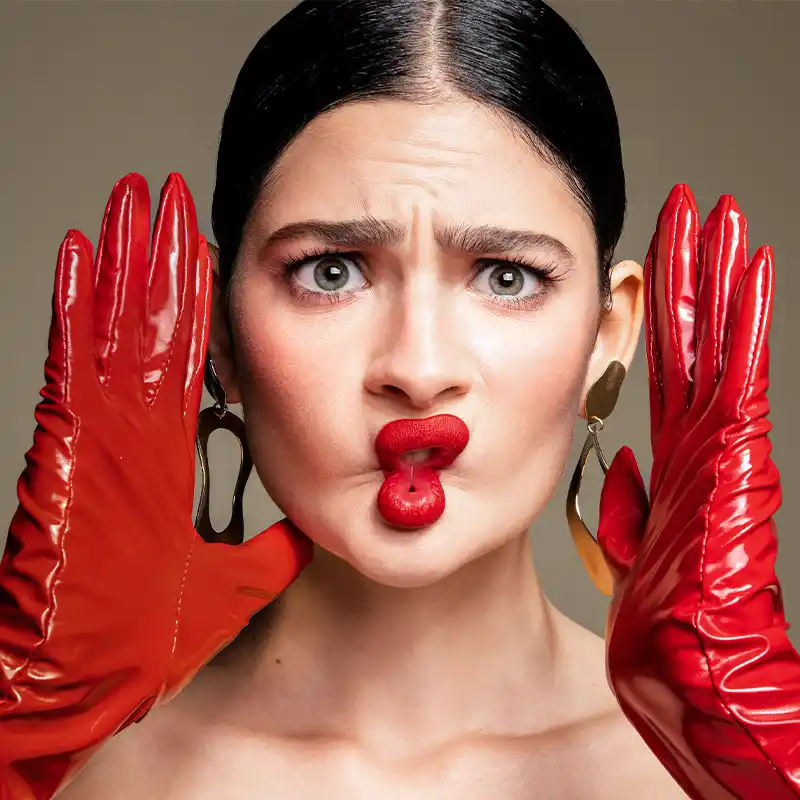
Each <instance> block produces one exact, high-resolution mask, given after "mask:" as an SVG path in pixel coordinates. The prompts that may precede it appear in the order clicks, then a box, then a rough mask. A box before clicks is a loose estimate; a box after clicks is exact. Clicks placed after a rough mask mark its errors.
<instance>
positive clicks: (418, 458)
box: [404, 447, 433, 464]
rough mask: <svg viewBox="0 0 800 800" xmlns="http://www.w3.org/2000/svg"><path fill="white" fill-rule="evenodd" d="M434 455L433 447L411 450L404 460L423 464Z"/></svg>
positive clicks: (409, 462)
mask: <svg viewBox="0 0 800 800" xmlns="http://www.w3.org/2000/svg"><path fill="white" fill-rule="evenodd" d="M431 456H433V448H431V447H428V448H426V449H425V450H411V451H409V452H408V453H406V454H405V456H404V460H405V462H406V463H407V464H423V463H424V462H426V461H427V460H428V459H430V458H431Z"/></svg>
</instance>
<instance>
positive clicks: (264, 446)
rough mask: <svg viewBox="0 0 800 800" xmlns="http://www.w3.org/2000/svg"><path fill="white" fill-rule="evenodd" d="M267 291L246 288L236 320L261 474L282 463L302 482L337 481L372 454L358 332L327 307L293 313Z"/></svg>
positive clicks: (248, 416)
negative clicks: (367, 444) (331, 316)
mask: <svg viewBox="0 0 800 800" xmlns="http://www.w3.org/2000/svg"><path fill="white" fill-rule="evenodd" d="M265 294H266V293H264V292H259V291H258V290H251V289H250V287H248V288H246V289H245V290H244V292H243V296H245V297H246V298H247V299H246V301H245V302H244V303H242V304H240V306H239V307H238V308H237V310H236V313H235V316H234V317H233V320H232V321H233V324H234V328H235V330H236V365H237V373H238V377H239V383H240V390H241V394H242V404H243V407H244V411H245V419H246V421H247V428H248V439H249V442H250V447H251V449H252V451H253V456H254V459H255V461H256V466H257V467H258V468H259V469H258V471H259V474H260V475H261V477H262V480H263V479H265V478H267V476H268V474H269V475H271V474H274V470H275V469H279V472H280V474H281V475H285V476H287V477H288V476H296V477H295V481H296V480H298V479H299V478H300V477H301V476H302V477H304V480H305V482H306V483H307V482H308V480H309V479H313V480H315V481H324V480H335V479H336V477H337V476H339V477H341V476H342V475H343V474H346V473H348V472H352V471H353V470H354V469H355V464H358V463H361V462H362V461H363V458H364V457H365V454H364V453H362V452H361V450H362V449H363V447H362V446H360V445H361V441H362V440H363V438H364V437H363V436H359V435H358V434H359V433H360V430H361V428H362V427H363V424H362V421H363V415H362V405H361V402H360V397H359V392H358V389H359V387H360V386H361V385H362V382H363V381H362V378H363V375H362V373H363V369H362V368H361V362H362V360H363V359H362V357H361V353H360V352H359V351H358V343H359V337H356V336H353V334H352V332H350V333H348V330H347V326H342V325H339V324H337V325H331V324H329V323H328V322H326V320H325V317H326V316H328V315H327V314H325V313H314V312H312V313H310V314H308V315H303V314H297V313H287V312H286V311H285V310H282V306H281V304H280V303H279V302H275V301H274V300H273V299H271V298H270V297H269V296H264V295H265ZM259 295H261V299H260V300H259ZM264 309H269V313H268V314H267V313H265V312H264ZM262 467H263V468H262ZM267 488H268V489H269V488H270V487H269V486H268V487H267Z"/></svg>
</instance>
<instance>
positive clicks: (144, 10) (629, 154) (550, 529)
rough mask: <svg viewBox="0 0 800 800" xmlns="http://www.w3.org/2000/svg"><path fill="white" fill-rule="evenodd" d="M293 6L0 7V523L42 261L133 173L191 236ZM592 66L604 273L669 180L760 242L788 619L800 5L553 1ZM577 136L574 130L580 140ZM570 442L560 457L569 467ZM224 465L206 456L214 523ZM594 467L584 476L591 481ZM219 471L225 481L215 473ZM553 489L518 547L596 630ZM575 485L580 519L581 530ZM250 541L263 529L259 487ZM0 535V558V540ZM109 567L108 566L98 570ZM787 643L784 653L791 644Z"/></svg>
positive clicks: (636, 417) (612, 442)
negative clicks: (732, 205) (609, 238)
mask: <svg viewBox="0 0 800 800" xmlns="http://www.w3.org/2000/svg"><path fill="white" fill-rule="evenodd" d="M292 5H293V3H292V2H278V1H277V0H275V1H273V2H258V1H256V2H230V1H225V0H216V2H163V1H162V2H128V3H122V2H106V3H88V2H70V3H56V2H36V3H34V2H16V3H11V2H3V3H1V4H0V91H1V94H0V97H1V98H2V106H0V108H1V109H2V111H0V136H1V137H2V138H1V139H0V141H1V142H2V146H0V176H2V190H1V191H0V247H2V251H1V257H2V270H3V272H2V275H3V284H2V291H1V292H0V357H1V358H2V373H0V374H2V377H3V381H2V391H0V418H2V421H3V427H2V432H3V439H2V449H1V450H0V517H1V518H2V519H10V517H11V515H12V513H13V511H14V508H15V505H16V498H15V483H16V479H17V476H18V475H19V472H20V470H21V468H22V466H23V454H24V453H25V450H26V449H27V448H28V446H29V445H30V442H31V435H32V430H33V408H34V404H35V403H36V400H37V393H38V390H39V388H40V385H41V381H42V365H43V362H44V357H45V345H46V338H47V329H48V324H49V315H50V297H51V292H52V279H53V270H54V266H55V257H56V253H57V251H58V247H59V244H60V242H61V239H62V237H63V235H64V233H65V231H66V230H67V228H69V227H76V228H79V229H81V230H82V231H83V232H84V233H86V234H87V235H88V236H89V238H90V239H92V240H93V241H96V239H97V235H98V232H99V225H100V221H101V217H102V212H103V208H104V206H105V202H106V199H107V197H108V193H109V191H110V189H111V187H112V185H113V184H114V182H115V181H116V180H117V179H118V178H119V177H121V176H122V175H124V174H125V173H127V172H131V171H137V172H140V173H142V174H143V175H144V176H145V177H146V178H147V180H148V181H149V183H150V185H151V189H152V191H153V192H154V193H155V196H156V197H157V194H158V191H159V189H160V186H161V183H162V181H163V180H164V178H165V177H166V175H167V173H168V172H170V171H178V172H181V173H182V174H183V176H184V177H185V178H186V180H187V182H188V184H189V186H190V188H191V190H192V193H193V195H194V198H195V201H196V203H197V207H198V213H199V218H200V220H201V226H202V227H203V228H204V230H205V232H206V233H210V224H209V222H208V215H209V212H210V207H211V193H212V188H213V180H214V165H215V158H216V143H217V137H218V133H219V126H220V122H221V118H222V113H223V110H224V108H225V104H226V102H227V99H228V96H229V93H230V91H231V89H232V87H233V82H234V79H235V77H236V74H237V72H238V69H239V67H240V66H241V63H242V61H243V60H244V58H245V56H246V55H247V53H248V52H249V50H250V48H251V46H252V45H253V44H254V43H255V41H256V40H257V39H258V37H259V36H260V35H261V33H262V32H263V31H264V30H266V29H267V28H268V27H269V26H270V24H272V22H273V21H274V20H276V19H277V18H278V17H279V16H281V15H282V14H283V13H284V12H285V11H286V10H287V9H288V8H290V7H291V6H292ZM554 5H555V6H556V8H557V9H558V10H559V11H560V12H561V13H562V14H563V15H564V16H565V17H566V18H567V19H568V20H569V21H570V22H572V23H573V24H574V25H575V26H576V27H577V28H578V30H579V31H580V32H581V34H582V35H583V37H584V39H585V41H586V43H587V45H588V47H589V49H590V50H591V51H592V53H593V54H594V56H595V58H596V59H597V60H598V61H599V63H600V65H601V67H602V68H603V69H604V70H605V73H606V76H607V78H608V81H609V84H610V85H611V89H612V91H613V93H614V97H615V99H616V103H617V108H618V112H619V116H620V123H621V128H622V138H623V147H624V153H625V163H626V171H627V176H628V187H629V213H628V222H627V225H626V229H625V235H624V237H623V240H622V243H621V246H620V248H619V253H618V254H619V256H620V257H636V258H639V259H642V258H644V254H645V252H646V249H647V245H648V243H649V239H650V235H651V233H652V229H653V225H654V222H655V219H656V216H657V214H658V211H659V209H660V207H661V204H662V203H663V201H664V199H665V198H666V196H667V194H668V192H669V190H670V188H671V187H672V186H673V184H675V183H678V182H686V183H689V184H690V185H691V186H692V188H693V189H694V191H695V194H696V196H697V200H698V203H699V204H700V207H701V209H702V211H703V212H704V213H707V212H708V211H709V210H710V208H711V207H712V205H713V204H714V202H715V201H716V199H717V196H718V195H719V194H721V193H724V192H731V193H734V194H735V196H736V197H737V199H738V201H739V203H740V205H741V206H742V208H743V210H744V212H745V213H746V215H747V216H748V219H749V221H750V230H751V239H752V242H753V245H754V247H753V249H755V246H757V245H758V244H759V243H762V242H768V243H771V244H772V245H774V247H775V252H776V256H777V264H778V291H777V298H776V303H775V318H774V323H773V332H772V357H773V360H772V389H771V400H772V408H773V413H772V420H773V424H774V427H775V435H774V457H775V461H776V462H777V464H778V467H779V468H780V470H781V472H782V475H783V486H784V493H785V500H784V504H783V508H782V509H781V511H780V513H779V517H778V527H779V531H780V536H781V552H780V557H779V575H780V577H781V578H782V580H783V584H784V589H785V595H786V604H787V608H788V614H789V618H790V619H795V620H797V619H800V580H798V579H797V578H796V575H797V573H798V567H800V535H798V530H797V528H798V522H797V520H798V516H799V515H800V462H798V460H797V459H793V458H792V456H793V454H794V453H796V452H797V450H798V448H800V429H799V426H798V424H797V422H796V417H793V416H792V414H793V413H794V411H796V409H797V405H796V403H797V398H798V390H800V376H798V366H797V365H798V359H797V351H796V345H795V344H794V343H795V342H796V341H797V340H798V334H799V333H800V314H798V312H797V302H798V300H800V273H798V267H797V264H796V261H795V258H794V255H795V253H794V251H793V248H792V244H793V239H794V237H795V236H796V235H797V231H798V215H800V206H799V205H798V202H797V194H798V192H800V161H799V160H798V154H797V148H798V143H800V100H799V99H798V98H799V97H800V91H798V84H799V83H800V52H799V51H798V49H797V47H796V44H797V37H798V35H800V2H792V1H791V0H789V2H779V1H778V0H772V1H770V0H766V1H765V0H761V1H760V2H759V1H751V2H747V1H746V0H699V1H694V2H693V1H692V0H671V1H670V0H558V2H555V3H554ZM586 135H587V136H591V131H587V132H586ZM647 417H648V411H647V386H646V380H645V364H644V354H643V351H642V349H641V348H640V351H639V353H638V355H637V361H636V364H635V366H634V368H633V370H632V373H631V375H630V377H629V380H628V382H627V384H626V387H625V390H624V393H623V398H622V400H621V406H620V408H619V409H618V411H617V412H616V413H615V415H614V417H613V420H612V421H610V423H609V425H608V427H607V435H606V436H605V441H606V443H607V449H608V452H609V453H613V452H614V451H615V450H616V448H617V447H619V446H620V445H621V444H623V443H627V444H629V445H631V446H632V447H633V448H634V450H635V452H636V453H637V455H638V457H639V459H640V462H641V464H642V467H643V469H644V470H647V469H649V464H650V458H649V443H648V421H647ZM578 448H579V442H578V439H577V438H576V442H575V446H574V451H575V454H576V455H577V451H578ZM234 452H235V451H234V450H233V448H232V446H230V443H220V442H214V447H213V448H212V456H213V457H215V461H214V466H215V467H216V476H217V479H218V481H219V483H218V484H217V487H216V488H217V489H218V493H215V505H214V517H215V519H216V520H217V521H222V520H223V519H224V514H225V501H224V496H225V492H226V491H227V490H229V489H230V488H231V487H232V484H233V477H234V475H233V473H234V471H235V470H234V461H233V457H234ZM593 466H594V465H593ZM223 475H224V477H223ZM565 487H566V481H564V482H562V487H561V489H560V491H559V493H558V494H557V496H556V497H555V498H554V500H553V502H552V503H551V505H550V507H549V509H548V511H547V513H546V515H545V516H544V518H543V519H541V520H540V521H539V522H538V523H537V526H536V529H535V531H534V534H533V535H534V539H535V544H536V560H537V563H538V566H539V569H540V572H541V574H542V576H543V580H544V582H545V585H546V588H547V590H548V592H549V594H550V596H551V597H552V598H553V600H554V601H555V602H556V603H557V604H558V605H559V606H561V607H562V608H563V609H564V610H565V611H566V612H567V613H568V614H570V615H571V616H573V617H574V618H576V619H578V620H579V621H581V622H583V623H585V624H586V625H588V626H590V627H592V628H594V629H595V630H597V631H602V628H603V619H604V611H605V606H606V604H605V601H604V600H603V599H602V598H600V597H599V596H597V595H596V594H595V592H594V590H593V588H592V587H591V585H590V583H589V581H588V579H587V578H586V577H585V576H584V574H583V573H582V571H581V568H580V565H579V563H578V561H577V557H576V555H575V554H574V553H573V551H572V548H571V542H570V539H569V536H568V533H567V529H566V525H565V522H564V516H563V503H564V493H565ZM599 487H600V479H599V472H598V470H596V469H592V470H591V475H590V481H589V486H588V491H587V492H586V494H585V495H584V501H583V507H584V509H586V510H587V511H588V516H589V517H590V518H593V519H596V511H595V510H594V509H595V508H596V502H597V498H598V497H599ZM246 501H247V523H248V528H249V530H252V531H255V530H256V529H260V528H261V527H265V526H266V525H267V524H268V523H269V522H271V521H272V520H273V519H275V518H276V517H277V511H276V509H275V508H274V506H273V505H272V504H271V503H270V502H269V499H268V498H267V497H266V495H265V494H264V492H263V490H262V489H261V487H260V485H259V484H258V482H257V481H256V480H255V479H253V480H251V482H250V485H249V488H248V491H247V495H246ZM4 535H5V534H4V531H3V533H2V534H0V543H2V541H3V540H4ZM109 569H113V565H109ZM795 641H796V642H798V641H800V639H797V638H796V639H795Z"/></svg>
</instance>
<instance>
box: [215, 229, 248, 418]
mask: <svg viewBox="0 0 800 800" xmlns="http://www.w3.org/2000/svg"><path fill="white" fill-rule="evenodd" d="M208 251H209V253H210V254H211V265H212V269H213V281H212V284H211V331H210V335H209V338H208V355H209V358H211V360H212V361H213V362H214V366H215V367H216V370H217V376H218V377H219V380H220V383H221V384H222V388H223V389H225V397H226V399H227V401H228V402H229V403H240V402H241V393H240V392H239V383H238V381H237V379H236V365H235V362H234V359H233V342H232V341H231V333H230V325H229V323H228V308H227V302H226V298H225V291H224V289H223V286H222V279H221V278H220V274H219V248H218V247H216V245H213V244H211V243H210V242H209V245H208Z"/></svg>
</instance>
